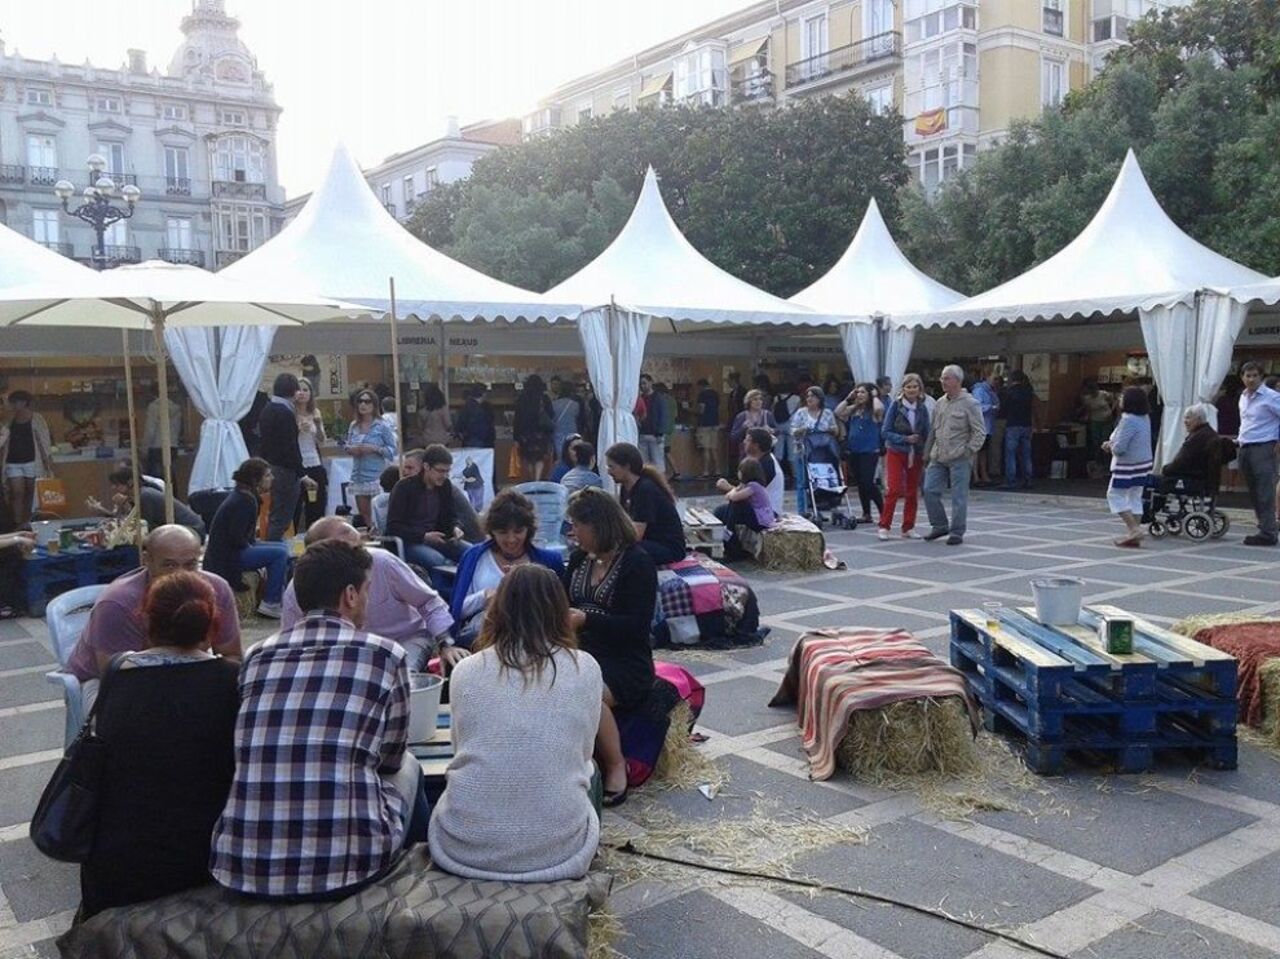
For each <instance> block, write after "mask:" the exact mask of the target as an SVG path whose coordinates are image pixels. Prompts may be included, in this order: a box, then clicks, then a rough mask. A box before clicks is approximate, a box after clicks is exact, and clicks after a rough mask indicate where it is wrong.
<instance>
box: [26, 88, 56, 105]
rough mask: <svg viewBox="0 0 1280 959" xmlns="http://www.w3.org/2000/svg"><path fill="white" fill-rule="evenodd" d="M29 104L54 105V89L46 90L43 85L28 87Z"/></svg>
mask: <svg viewBox="0 0 1280 959" xmlns="http://www.w3.org/2000/svg"><path fill="white" fill-rule="evenodd" d="M27 106H31V107H51V106H53V91H52V90H46V89H44V88H43V87H28V88H27Z"/></svg>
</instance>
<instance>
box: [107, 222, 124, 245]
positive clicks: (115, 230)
mask: <svg viewBox="0 0 1280 959" xmlns="http://www.w3.org/2000/svg"><path fill="white" fill-rule="evenodd" d="M102 242H103V243H104V244H106V245H107V246H128V245H129V225H128V224H127V223H125V221H124V220H116V222H115V223H112V224H111V225H110V226H109V227H107V228H106V229H105V230H103V231H102Z"/></svg>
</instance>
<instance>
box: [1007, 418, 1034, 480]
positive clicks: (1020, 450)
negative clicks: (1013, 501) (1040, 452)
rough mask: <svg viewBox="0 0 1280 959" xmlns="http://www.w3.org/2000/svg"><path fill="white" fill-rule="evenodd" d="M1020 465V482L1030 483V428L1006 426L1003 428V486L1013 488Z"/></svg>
mask: <svg viewBox="0 0 1280 959" xmlns="http://www.w3.org/2000/svg"><path fill="white" fill-rule="evenodd" d="M1019 464H1021V465H1022V482H1023V483H1030V482H1031V427H1030V426H1006V427H1005V428H1004V485H1005V486H1014V485H1016V482H1017V479H1018V465H1019Z"/></svg>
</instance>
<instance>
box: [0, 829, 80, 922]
mask: <svg viewBox="0 0 1280 959" xmlns="http://www.w3.org/2000/svg"><path fill="white" fill-rule="evenodd" d="M0 892H3V893H4V897H5V898H6V899H8V900H9V907H10V908H11V909H12V910H13V915H14V918H15V919H17V920H18V922H29V921H31V920H32V919H43V918H44V917H45V916H52V915H53V914H54V913H57V912H63V911H65V910H67V909H75V908H76V906H77V905H79V903H80V867H79V866H75V865H72V864H70V863H65V862H57V861H55V860H53V859H50V858H49V857H48V856H45V855H44V854H43V853H41V852H40V850H38V849H37V848H36V847H35V846H34V845H32V843H31V841H30V840H29V839H27V838H25V837H23V838H22V839H17V840H14V841H12V842H6V843H0Z"/></svg>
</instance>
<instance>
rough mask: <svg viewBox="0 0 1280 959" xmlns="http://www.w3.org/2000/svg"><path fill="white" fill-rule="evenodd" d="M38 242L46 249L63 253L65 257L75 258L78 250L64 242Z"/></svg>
mask: <svg viewBox="0 0 1280 959" xmlns="http://www.w3.org/2000/svg"><path fill="white" fill-rule="evenodd" d="M38 242H39V243H40V245H41V246H43V247H45V248H46V249H49V250H53V252H54V253H61V254H62V255H63V256H66V257H73V258H74V257H75V255H76V248H75V247H74V246H72V245H71V244H70V243H66V242H64V241H62V240H40V241H38Z"/></svg>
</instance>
